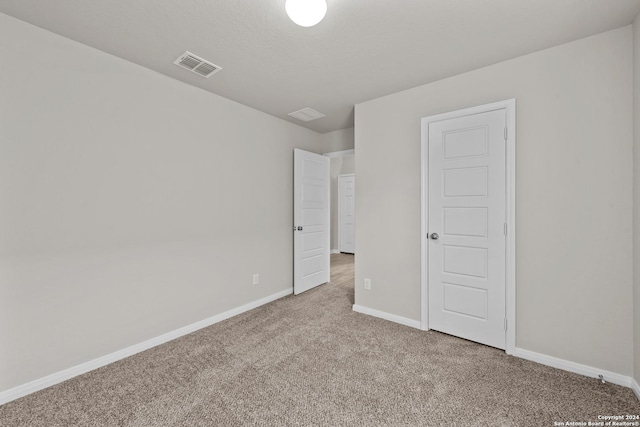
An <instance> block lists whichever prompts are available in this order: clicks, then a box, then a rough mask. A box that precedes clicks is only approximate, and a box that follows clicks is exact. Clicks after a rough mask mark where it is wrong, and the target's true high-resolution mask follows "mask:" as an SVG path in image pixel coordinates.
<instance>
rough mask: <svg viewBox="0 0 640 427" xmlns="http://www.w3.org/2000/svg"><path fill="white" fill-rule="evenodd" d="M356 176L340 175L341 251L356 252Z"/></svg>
mask: <svg viewBox="0 0 640 427" xmlns="http://www.w3.org/2000/svg"><path fill="white" fill-rule="evenodd" d="M355 200H356V176H355V175H353V174H349V175H340V176H338V238H339V244H338V248H339V250H340V252H346V253H350V254H353V253H355V252H356V216H355Z"/></svg>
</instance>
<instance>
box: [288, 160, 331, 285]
mask: <svg viewBox="0 0 640 427" xmlns="http://www.w3.org/2000/svg"><path fill="white" fill-rule="evenodd" d="M293 159H294V163H293V165H294V166H293V175H294V179H293V182H294V185H293V221H294V223H293V235H294V238H293V293H294V294H296V295H297V294H299V293H301V292H304V291H307V290H309V289H311V288H314V287H316V286H318V285H321V284H323V283H327V282H328V281H329V277H330V271H329V268H330V267H329V237H330V235H329V232H330V229H329V224H330V211H329V158H328V157H324V156H321V155H319V154H314V153H310V152H308V151H303V150H298V149H295V150H294V151H293Z"/></svg>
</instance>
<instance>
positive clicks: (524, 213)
mask: <svg viewBox="0 0 640 427" xmlns="http://www.w3.org/2000/svg"><path fill="white" fill-rule="evenodd" d="M632 57H633V55H632V28H631V26H627V27H625V28H621V29H618V30H614V31H610V32H606V33H603V34H599V35H596V36H593V37H589V38H586V39H582V40H578V41H576V42H573V43H569V44H565V45H561V46H557V47H554V48H551V49H547V50H544V51H540V52H537V53H534V54H530V55H526V56H522V57H519V58H516V59H513V60H510V61H506V62H503V63H499V64H496V65H493V66H489V67H486V68H482V69H479V70H476V71H472V72H469V73H465V74H462V75H459V76H455V77H452V78H448V79H445V80H441V81H438V82H435V83H431V84H428V85H424V86H420V87H417V88H414V89H410V90H407V91H403V92H399V93H396V94H393V95H389V96H386V97H383V98H379V99H376V100H372V101H369V102H365V103H362V104H359V105H357V106H356V111H355V124H356V126H355V149H356V152H357V155H358V161H357V163H356V176H357V179H358V192H357V198H356V221H357V224H358V227H357V231H356V253H357V254H358V262H357V263H356V295H355V297H356V304H358V305H361V306H365V307H368V308H372V309H376V310H381V311H384V312H387V313H390V314H395V315H398V316H403V317H406V318H409V319H413V320H419V319H420V118H421V117H425V116H429V115H433V114H437V113H443V112H447V111H453V110H457V109H461V108H465V107H470V106H475V105H481V104H486V103H489V102H493V101H499V100H504V99H509V98H516V99H517V161H516V163H517V166H516V168H517V190H516V191H517V196H516V197H517V200H516V204H517V343H516V345H517V347H519V348H523V349H527V350H531V351H535V352H539V353H543V354H546V355H550V356H554V357H559V358H562V359H565V360H569V361H573V362H577V363H583V364H586V365H589V366H594V367H598V368H601V369H606V370H610V371H613V372H616V373H620V374H622V375H632V374H633V369H634V368H633V364H634V362H633V302H632V296H633V285H632V282H633V278H632V273H633V259H632V233H631V229H632V204H633V202H632V182H633V179H632V172H633V161H632V145H633V134H632V130H633V125H632V122H633V118H632V109H633V108H632V107H633V105H632V104H633V99H632V92H633V88H632ZM365 277H368V278H371V279H372V290H371V291H366V290H364V289H363V278H365Z"/></svg>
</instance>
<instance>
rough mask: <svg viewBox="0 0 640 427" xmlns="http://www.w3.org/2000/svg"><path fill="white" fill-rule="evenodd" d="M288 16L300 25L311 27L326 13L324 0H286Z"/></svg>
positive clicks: (285, 5)
mask: <svg viewBox="0 0 640 427" xmlns="http://www.w3.org/2000/svg"><path fill="white" fill-rule="evenodd" d="M284 9H285V10H286V11H287V15H289V18H291V20H292V21H293V22H295V23H296V24H298V25H300V26H301V27H313V26H314V25H316V24H317V23H318V22H320V21H322V19H323V18H324V16H325V15H326V14H327V1H326V0H286V1H285V3H284Z"/></svg>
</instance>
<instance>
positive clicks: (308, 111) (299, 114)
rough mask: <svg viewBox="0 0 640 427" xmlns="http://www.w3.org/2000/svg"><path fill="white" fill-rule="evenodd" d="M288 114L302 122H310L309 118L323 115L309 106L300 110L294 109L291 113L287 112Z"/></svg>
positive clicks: (317, 117)
mask: <svg viewBox="0 0 640 427" xmlns="http://www.w3.org/2000/svg"><path fill="white" fill-rule="evenodd" d="M289 115H290V116H291V117H293V118H294V119H298V120H302V121H303V122H310V121H311V120H315V119H319V118H320V117H324V114H322V113H319V112H318V111H316V110H314V109H313V108H309V107H306V108H303V109H302V110H298V111H294V112H293V113H289Z"/></svg>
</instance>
